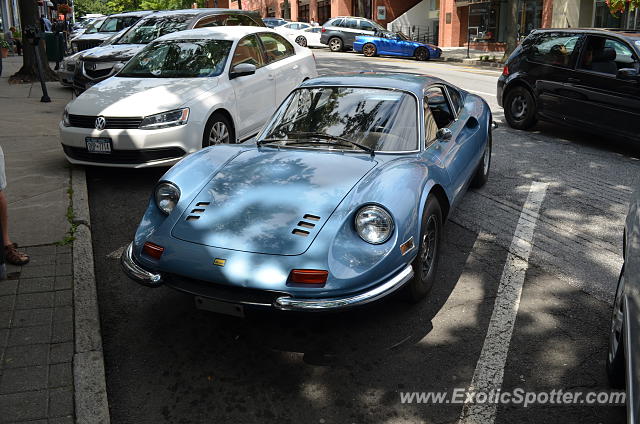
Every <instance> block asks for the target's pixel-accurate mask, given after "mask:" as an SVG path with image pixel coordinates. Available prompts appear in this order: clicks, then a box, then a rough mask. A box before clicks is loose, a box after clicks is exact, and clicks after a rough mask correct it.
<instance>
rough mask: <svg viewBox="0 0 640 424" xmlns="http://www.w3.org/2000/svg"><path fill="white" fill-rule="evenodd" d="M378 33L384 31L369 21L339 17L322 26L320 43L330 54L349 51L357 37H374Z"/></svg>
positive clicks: (351, 17)
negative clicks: (324, 45) (327, 47)
mask: <svg viewBox="0 0 640 424" xmlns="http://www.w3.org/2000/svg"><path fill="white" fill-rule="evenodd" d="M379 31H386V30H385V29H384V28H383V27H381V26H380V24H378V23H376V22H373V21H371V20H369V19H365V18H355V17H353V16H340V17H337V18H333V19H330V20H328V21H327V22H325V24H324V25H322V32H321V34H320V42H321V43H322V44H327V45H328V46H329V49H331V51H332V52H340V51H343V50H351V49H352V48H353V42H354V41H355V40H356V37H357V36H359V35H375V34H376V33H378V32H379Z"/></svg>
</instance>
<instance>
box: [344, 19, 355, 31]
mask: <svg viewBox="0 0 640 424" xmlns="http://www.w3.org/2000/svg"><path fill="white" fill-rule="evenodd" d="M342 26H343V27H345V28H351V29H358V21H357V20H355V19H346V22H345V23H344V24H343V25H342Z"/></svg>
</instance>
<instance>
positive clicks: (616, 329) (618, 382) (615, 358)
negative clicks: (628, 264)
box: [606, 266, 625, 389]
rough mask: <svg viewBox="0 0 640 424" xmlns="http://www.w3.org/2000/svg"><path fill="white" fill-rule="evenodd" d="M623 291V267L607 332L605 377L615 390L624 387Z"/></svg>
mask: <svg viewBox="0 0 640 424" xmlns="http://www.w3.org/2000/svg"><path fill="white" fill-rule="evenodd" d="M623 289H624V266H623V267H622V271H621V272H620V278H619V280H618V288H617V289H616V299H615V301H614V302H613V312H612V314H611V327H610V332H609V349H607V360H606V362H607V377H608V378H609V384H610V385H611V387H613V388H616V389H623V388H624V387H625V359H624V319H623V315H622V291H623Z"/></svg>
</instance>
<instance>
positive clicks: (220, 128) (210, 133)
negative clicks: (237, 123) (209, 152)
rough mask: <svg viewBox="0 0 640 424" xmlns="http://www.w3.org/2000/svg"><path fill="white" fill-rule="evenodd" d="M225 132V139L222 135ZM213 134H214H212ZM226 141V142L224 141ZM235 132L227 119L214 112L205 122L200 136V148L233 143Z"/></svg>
mask: <svg viewBox="0 0 640 424" xmlns="http://www.w3.org/2000/svg"><path fill="white" fill-rule="evenodd" d="M225 130H226V135H227V136H226V137H224V133H225ZM214 133H215V134H214ZM225 140H226V141H225ZM235 140H236V137H235V131H234V129H233V125H232V124H231V122H229V118H227V117H226V116H225V115H223V114H222V113H220V112H216V113H214V114H213V115H211V117H210V118H209V120H208V121H207V125H205V126H204V133H203V134H202V148H203V149H204V148H205V147H209V146H214V145H216V144H228V143H235Z"/></svg>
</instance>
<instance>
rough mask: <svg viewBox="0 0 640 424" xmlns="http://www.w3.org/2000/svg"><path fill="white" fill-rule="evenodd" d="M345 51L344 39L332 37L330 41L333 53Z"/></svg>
mask: <svg viewBox="0 0 640 424" xmlns="http://www.w3.org/2000/svg"><path fill="white" fill-rule="evenodd" d="M343 49H344V43H343V42H342V39H340V38H338V37H331V38H330V39H329V50H331V51H332V52H341V51H342V50H343Z"/></svg>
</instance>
